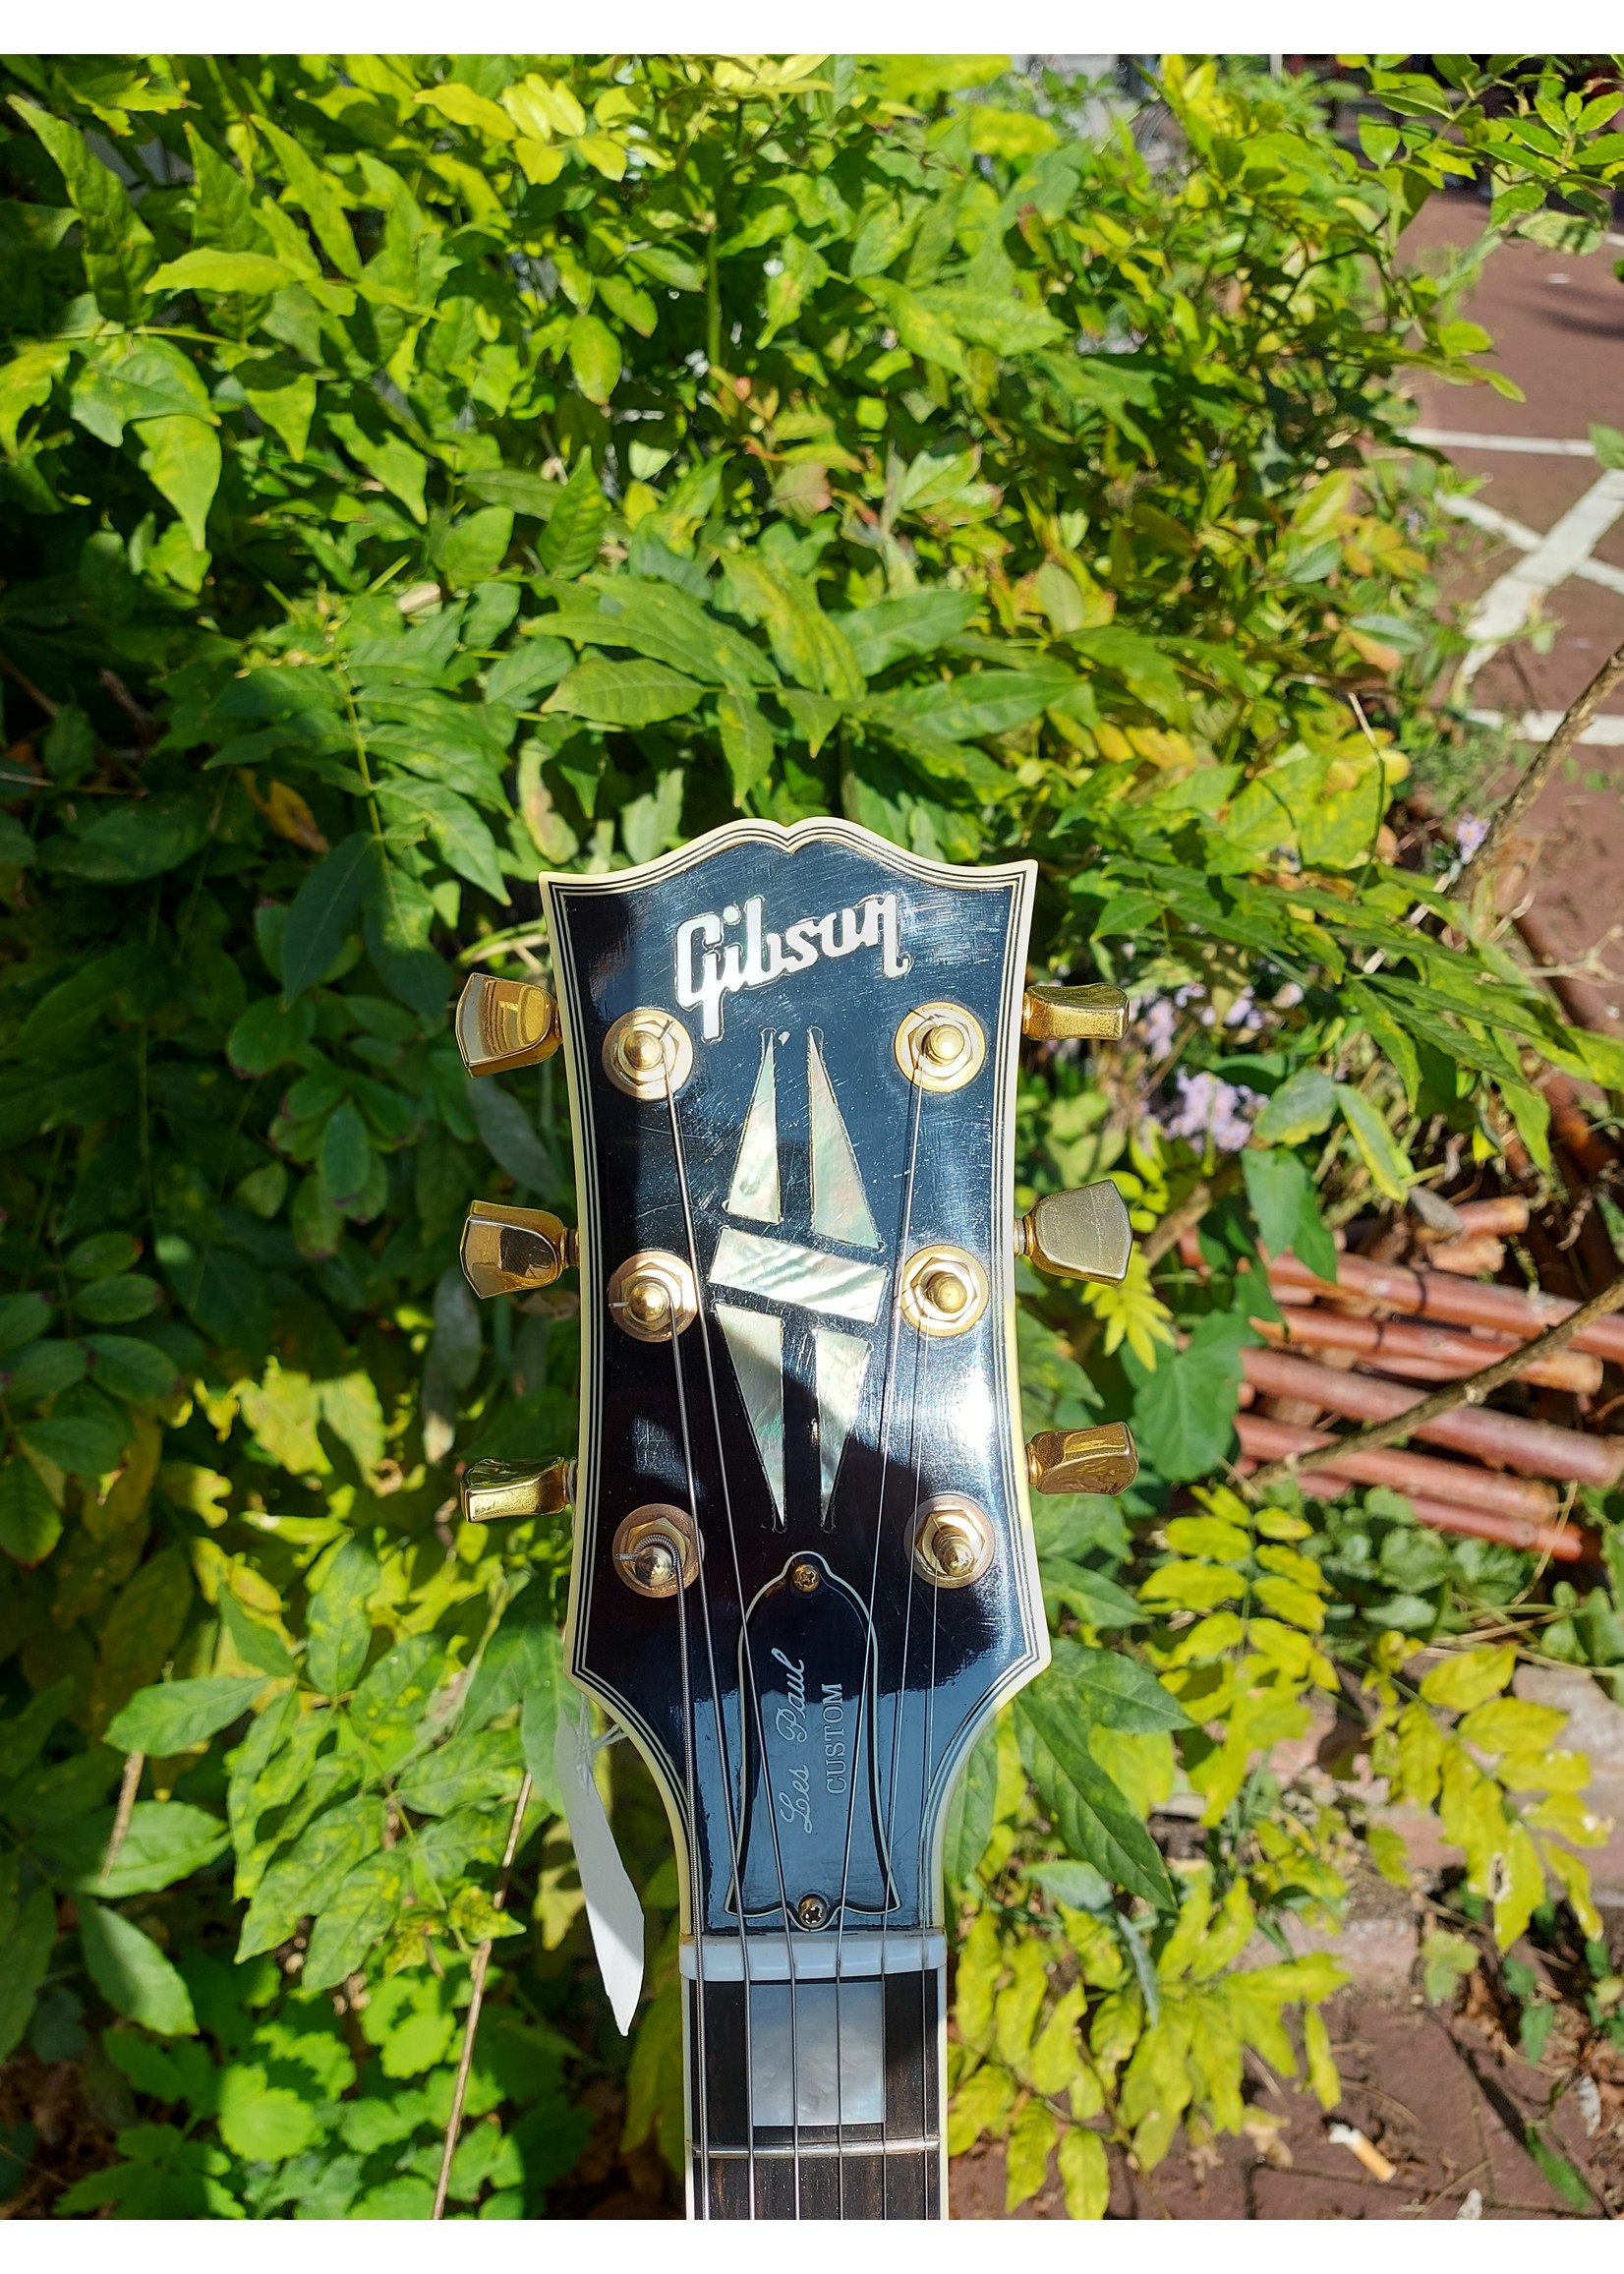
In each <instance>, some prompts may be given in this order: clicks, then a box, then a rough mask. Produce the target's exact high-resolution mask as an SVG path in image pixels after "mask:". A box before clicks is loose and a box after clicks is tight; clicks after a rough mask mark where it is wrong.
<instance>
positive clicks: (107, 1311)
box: [75, 1271, 161, 1326]
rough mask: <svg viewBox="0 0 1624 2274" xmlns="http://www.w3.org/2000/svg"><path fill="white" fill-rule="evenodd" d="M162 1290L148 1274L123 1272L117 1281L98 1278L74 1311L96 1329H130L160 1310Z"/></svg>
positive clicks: (81, 1295)
mask: <svg viewBox="0 0 1624 2274" xmlns="http://www.w3.org/2000/svg"><path fill="white" fill-rule="evenodd" d="M160 1293H161V1291H160V1289H159V1287H158V1283H157V1281H156V1280H155V1279H148V1278H147V1276H146V1274H145V1271H125V1272H121V1273H120V1275H119V1276H118V1278H116V1279H98V1280H97V1281H96V1283H95V1285H94V1286H93V1287H87V1288H85V1289H84V1290H83V1291H82V1293H81V1294H80V1296H79V1299H78V1302H77V1303H76V1305H75V1309H76V1310H77V1311H78V1312H79V1314H80V1316H81V1317H82V1318H87V1319H89V1320H91V1321H92V1323H93V1324H95V1325H97V1326H128V1325H129V1324H130V1323H131V1322H132V1320H134V1319H137V1318H145V1317H146V1316H147V1314H148V1312H153V1311H155V1310H156V1309H157V1307H158V1302H159V1298H160Z"/></svg>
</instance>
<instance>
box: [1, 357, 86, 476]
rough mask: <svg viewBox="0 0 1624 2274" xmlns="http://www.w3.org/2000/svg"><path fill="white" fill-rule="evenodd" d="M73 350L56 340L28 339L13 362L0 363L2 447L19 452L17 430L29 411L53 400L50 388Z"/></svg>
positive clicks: (8, 454)
mask: <svg viewBox="0 0 1624 2274" xmlns="http://www.w3.org/2000/svg"><path fill="white" fill-rule="evenodd" d="M70 355H71V351H70V349H69V348H68V347H67V345H66V343H65V342H63V341H60V340H54V339H30V340H25V341H24V342H23V343H22V344H21V345H20V346H19V347H18V348H17V352H16V354H15V355H13V357H12V359H11V361H10V362H9V363H7V364H4V365H0V450H3V451H4V452H5V454H6V455H7V457H13V456H15V455H16V453H17V430H18V427H19V425H20V424H21V422H22V420H23V419H24V417H25V416H26V415H27V413H28V412H29V411H32V410H37V409H38V408H39V406H40V405H41V404H42V403H47V402H49V401H50V399H51V389H52V387H53V386H54V385H55V384H56V381H57V380H58V379H60V378H61V377H62V375H63V373H64V372H65V371H66V370H67V368H68V364H69V361H70Z"/></svg>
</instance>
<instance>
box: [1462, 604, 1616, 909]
mask: <svg viewBox="0 0 1624 2274" xmlns="http://www.w3.org/2000/svg"><path fill="white" fill-rule="evenodd" d="M1620 680H1624V647H1617V648H1615V649H1614V650H1613V652H1612V654H1611V655H1610V656H1609V657H1608V658H1607V660H1606V662H1605V663H1604V664H1603V665H1602V667H1601V669H1600V670H1599V671H1597V672H1596V674H1595V678H1594V679H1592V681H1591V683H1590V685H1589V686H1588V687H1587V688H1586V689H1585V691H1584V693H1583V694H1582V695H1578V696H1576V697H1575V699H1574V700H1573V702H1572V703H1570V704H1569V706H1568V710H1567V713H1566V716H1565V717H1564V718H1563V720H1562V723H1561V725H1560V726H1559V727H1558V728H1557V729H1556V731H1555V733H1554V734H1553V735H1552V736H1551V738H1550V740H1549V741H1548V742H1547V743H1546V744H1545V746H1544V748H1543V749H1542V750H1541V751H1540V753H1539V755H1538V757H1537V758H1536V759H1535V761H1534V763H1533V764H1532V765H1531V766H1530V768H1529V769H1528V772H1527V773H1526V774H1525V775H1524V776H1523V779H1522V781H1521V782H1519V783H1518V785H1517V787H1516V788H1515V789H1514V790H1513V791H1512V793H1511V795H1510V796H1509V797H1508V798H1507V799H1506V801H1505V803H1504V804H1503V805H1502V806H1501V807H1500V809H1499V811H1498V812H1497V813H1496V814H1495V816H1494V819H1493V820H1492V821H1491V822H1490V823H1489V825H1488V834H1487V836H1486V837H1485V838H1484V839H1483V842H1482V844H1481V845H1479V847H1478V849H1477V851H1476V852H1475V853H1474V854H1473V856H1472V858H1471V859H1470V860H1469V861H1468V862H1467V864H1466V866H1465V868H1464V869H1462V871H1461V873H1460V875H1459V877H1458V878H1457V879H1456V881H1455V887H1454V890H1455V894H1456V897H1457V898H1458V899H1460V900H1465V899H1467V898H1468V897H1469V895H1470V893H1471V890H1472V887H1473V885H1474V884H1475V883H1476V882H1477V881H1478V879H1479V877H1485V876H1488V875H1491V874H1492V872H1493V869H1494V864H1495V863H1496V861H1498V859H1499V857H1500V855H1501V853H1502V852H1503V850H1504V849H1505V844H1506V840H1507V838H1509V837H1510V835H1511V833H1512V831H1513V830H1514V829H1515V828H1516V826H1517V824H1518V823H1519V822H1520V821H1521V820H1522V818H1523V816H1524V814H1525V813H1527V811H1528V809H1529V807H1530V806H1531V805H1532V804H1533V803H1534V801H1535V799H1536V798H1537V796H1538V794H1539V792H1540V790H1541V789H1543V787H1545V784H1546V783H1547V782H1548V781H1549V780H1550V777H1551V775H1552V774H1553V773H1554V771H1555V769H1556V768H1557V767H1558V766H1559V765H1560V764H1561V762H1562V760H1563V759H1564V758H1565V757H1566V756H1567V754H1568V752H1569V751H1570V750H1571V749H1572V748H1573V746H1574V744H1575V743H1576V742H1577V741H1578V740H1579V737H1580V736H1581V734H1583V733H1584V731H1585V729H1586V728H1587V727H1588V726H1589V725H1590V723H1591V721H1592V719H1594V718H1595V712H1596V708H1597V706H1598V705H1599V704H1601V703H1604V702H1605V701H1606V699H1607V697H1608V696H1609V695H1610V694H1611V693H1612V691H1613V689H1614V687H1616V686H1617V685H1618V684H1619V682H1620Z"/></svg>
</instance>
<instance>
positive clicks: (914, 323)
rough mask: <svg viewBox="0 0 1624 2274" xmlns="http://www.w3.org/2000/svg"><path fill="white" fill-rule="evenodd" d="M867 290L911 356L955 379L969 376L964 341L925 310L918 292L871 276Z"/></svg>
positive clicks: (948, 324)
mask: <svg viewBox="0 0 1624 2274" xmlns="http://www.w3.org/2000/svg"><path fill="white" fill-rule="evenodd" d="M866 289H867V291H868V293H869V294H870V296H871V298H872V299H873V300H874V301H875V302H876V303H877V304H878V305H879V306H880V307H881V308H882V309H883V310H884V311H885V314H886V315H887V316H888V317H889V318H890V320H891V323H892V325H893V327H894V329H895V330H896V333H897V336H898V338H899V340H900V342H901V344H902V345H903V346H904V347H905V348H906V349H907V350H908V352H909V353H910V354H912V355H916V356H918V357H919V358H920V359H921V361H923V362H925V363H933V364H936V365H937V366H938V367H939V368H940V369H941V370H943V371H951V372H952V373H954V375H955V376H956V377H957V378H958V379H965V378H967V377H968V370H967V367H966V365H965V362H964V348H963V342H962V341H961V340H960V339H959V337H958V334H957V332H956V331H955V330H954V328H953V325H952V323H951V322H949V321H948V319H947V318H946V317H944V316H943V315H941V314H940V313H939V312H938V311H937V310H936V309H934V308H930V307H928V306H927V305H926V303H925V302H924V301H923V300H921V299H920V298H919V296H918V294H917V293H914V292H908V291H906V290H905V289H904V288H903V287H902V286H901V285H899V284H893V283H891V282H890V281H889V279H885V278H881V277H870V278H868V279H867V280H866Z"/></svg>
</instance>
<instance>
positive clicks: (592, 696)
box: [542, 662, 705, 727]
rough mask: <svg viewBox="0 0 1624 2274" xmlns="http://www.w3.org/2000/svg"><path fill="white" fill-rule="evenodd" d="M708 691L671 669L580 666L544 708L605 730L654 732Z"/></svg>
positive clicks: (659, 666) (597, 664) (636, 665)
mask: <svg viewBox="0 0 1624 2274" xmlns="http://www.w3.org/2000/svg"><path fill="white" fill-rule="evenodd" d="M704 691H705V690H704V688H703V687H700V686H696V685H695V683H694V681H693V680H692V679H689V678H685V677H684V676H683V674H682V673H681V672H680V671H672V670H671V669H670V667H669V665H667V664H656V663H648V662H638V663H634V664H610V663H605V662H590V663H584V664H577V665H576V667H575V669H574V670H573V671H571V672H569V673H568V675H567V676H566V677H565V678H563V679H561V680H560V681H559V683H558V684H557V686H555V687H554V688H553V690H552V692H551V695H549V697H548V699H547V701H546V703H544V704H543V706H542V708H543V709H544V710H546V711H565V712H568V713H569V714H570V715H571V716H572V717H574V718H577V719H591V720H593V721H595V722H597V723H598V724H600V725H602V726H606V727H651V726H653V725H654V724H655V722H656V721H657V720H660V719H676V718H680V717H681V716H682V715H683V714H684V713H685V712H688V711H691V710H692V709H693V707H694V705H695V704H696V703H697V702H698V701H699V700H700V698H701V696H702V695H703V694H704Z"/></svg>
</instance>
